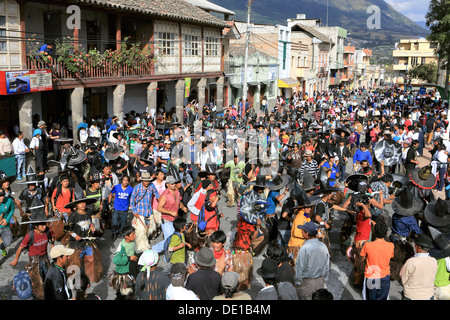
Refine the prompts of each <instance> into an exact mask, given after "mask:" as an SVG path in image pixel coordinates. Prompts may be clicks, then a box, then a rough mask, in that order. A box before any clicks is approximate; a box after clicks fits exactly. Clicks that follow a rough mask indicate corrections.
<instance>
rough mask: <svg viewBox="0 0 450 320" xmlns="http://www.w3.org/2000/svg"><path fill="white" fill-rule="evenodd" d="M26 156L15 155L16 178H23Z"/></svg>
mask: <svg viewBox="0 0 450 320" xmlns="http://www.w3.org/2000/svg"><path fill="white" fill-rule="evenodd" d="M26 160H27V156H26V155H24V154H16V165H17V169H16V170H17V172H16V174H17V176H18V177H24V178H25V165H26Z"/></svg>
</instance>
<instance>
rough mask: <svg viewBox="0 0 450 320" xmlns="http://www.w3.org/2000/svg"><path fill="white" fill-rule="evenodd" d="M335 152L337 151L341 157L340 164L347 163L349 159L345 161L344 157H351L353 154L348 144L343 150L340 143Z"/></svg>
mask: <svg viewBox="0 0 450 320" xmlns="http://www.w3.org/2000/svg"><path fill="white" fill-rule="evenodd" d="M334 152H336V154H337V156H338V158H339V164H347V161H344V158H343V157H346V159H347V160H348V159H351V158H352V155H351V153H350V149H349V148H348V147H347V146H344V148H343V149H342V151H341V147H340V146H339V144H338V145H337V146H336V147H335V148H334Z"/></svg>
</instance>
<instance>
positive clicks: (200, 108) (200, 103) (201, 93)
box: [197, 78, 207, 119]
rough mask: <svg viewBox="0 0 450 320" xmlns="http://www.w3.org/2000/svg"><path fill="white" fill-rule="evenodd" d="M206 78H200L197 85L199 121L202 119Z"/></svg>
mask: <svg viewBox="0 0 450 320" xmlns="http://www.w3.org/2000/svg"><path fill="white" fill-rule="evenodd" d="M206 80H207V79H206V78H201V79H200V81H199V82H198V83H197V90H198V113H199V115H200V117H199V119H201V118H202V116H201V115H202V114H203V113H202V112H203V106H204V105H205V102H206V101H205V89H206Z"/></svg>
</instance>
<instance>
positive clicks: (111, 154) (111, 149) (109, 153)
mask: <svg viewBox="0 0 450 320" xmlns="http://www.w3.org/2000/svg"><path fill="white" fill-rule="evenodd" d="M122 151H123V148H122V147H119V146H118V145H117V144H115V143H110V144H109V146H108V148H106V150H105V152H104V157H105V159H106V160H108V161H112V160H116V159H117V158H118V157H119V156H120V154H121V153H122Z"/></svg>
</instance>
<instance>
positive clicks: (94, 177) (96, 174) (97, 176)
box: [86, 167, 102, 183]
mask: <svg viewBox="0 0 450 320" xmlns="http://www.w3.org/2000/svg"><path fill="white" fill-rule="evenodd" d="M88 178H89V180H87V181H86V183H94V182H101V181H102V175H101V173H100V171H98V170H97V169H96V168H95V167H92V168H91V170H90V171H89V176H88Z"/></svg>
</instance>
